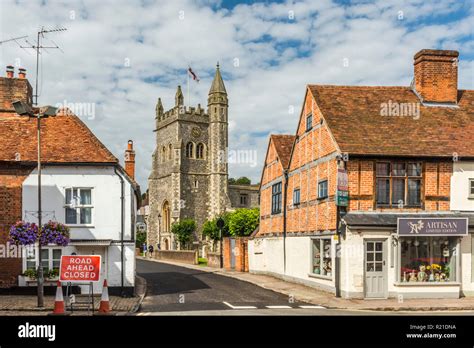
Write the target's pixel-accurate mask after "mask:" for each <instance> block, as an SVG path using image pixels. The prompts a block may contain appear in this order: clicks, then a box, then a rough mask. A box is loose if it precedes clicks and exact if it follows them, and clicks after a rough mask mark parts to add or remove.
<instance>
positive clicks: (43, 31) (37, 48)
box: [20, 26, 67, 106]
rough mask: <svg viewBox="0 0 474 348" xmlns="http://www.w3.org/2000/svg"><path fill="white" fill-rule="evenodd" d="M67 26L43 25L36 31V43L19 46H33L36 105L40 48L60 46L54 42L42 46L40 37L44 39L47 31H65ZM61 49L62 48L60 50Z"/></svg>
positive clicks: (36, 101)
mask: <svg viewBox="0 0 474 348" xmlns="http://www.w3.org/2000/svg"><path fill="white" fill-rule="evenodd" d="M66 30H67V28H64V27H57V28H54V29H45V27H43V26H42V27H41V29H40V30H39V31H38V32H37V35H38V39H37V41H36V44H30V43H29V42H28V41H26V42H27V43H28V44H29V45H30V46H20V47H21V48H33V49H34V50H35V51H36V82H35V94H34V95H33V97H34V105H36V106H37V105H38V69H39V55H40V54H41V50H42V49H46V48H56V49H59V50H61V48H60V47H59V46H58V45H57V44H56V43H55V42H54V41H52V42H53V44H54V45H55V46H43V45H42V44H41V39H44V38H45V37H44V34H48V33H56V32H60V31H66ZM61 51H62V50H61Z"/></svg>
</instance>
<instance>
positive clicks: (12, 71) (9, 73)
mask: <svg viewBox="0 0 474 348" xmlns="http://www.w3.org/2000/svg"><path fill="white" fill-rule="evenodd" d="M14 74H15V68H14V67H13V65H7V78H9V79H11V78H13V76H14Z"/></svg>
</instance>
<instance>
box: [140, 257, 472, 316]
mask: <svg viewBox="0 0 474 348" xmlns="http://www.w3.org/2000/svg"><path fill="white" fill-rule="evenodd" d="M137 260H147V261H149V263H152V262H154V263H158V264H161V265H169V266H177V267H180V268H185V269H189V270H194V271H199V272H201V274H206V273H207V274H213V275H219V276H224V277H228V278H233V279H236V280H239V281H242V282H246V283H249V284H253V285H256V286H258V287H259V288H261V289H266V290H270V291H273V292H275V293H278V294H280V295H284V297H280V298H278V299H277V300H276V299H272V300H275V302H282V301H286V305H288V299H291V300H292V301H293V303H290V304H289V305H290V306H291V307H292V308H293V307H298V305H295V303H304V304H307V305H312V306H320V307H322V308H325V309H340V310H350V311H354V310H355V311H377V312H378V313H379V314H380V312H381V311H383V312H391V311H398V312H414V311H430V312H431V313H433V312H436V311H452V312H460V311H463V312H466V311H469V312H472V313H471V314H473V315H474V297H462V298H459V299H402V300H399V299H398V298H390V299H370V300H368V299H344V298H336V297H335V296H334V294H332V293H329V292H326V291H322V290H319V289H316V288H312V287H309V286H306V285H302V284H298V283H292V282H288V281H285V280H282V279H279V278H276V277H272V276H268V275H262V274H253V273H248V272H235V271H230V270H223V269H216V268H212V267H207V266H198V265H188V264H182V263H177V262H170V261H163V260H160V261H157V260H152V259H147V258H143V257H137ZM147 263H148V262H147ZM140 265H141V264H140V261H137V270H138V272H140V271H139V268H140V267H141V266H140ZM141 275H142V276H145V275H144V274H141ZM161 276H162V277H163V276H164V274H162V275H161ZM175 280H176V279H175ZM147 281H148V282H149V283H150V281H149V280H148V279H147ZM170 281H171V282H173V280H172V279H171V280H170ZM149 285H150V284H149ZM234 287H235V286H234ZM236 290H237V291H238V292H239V293H240V292H241V290H240V289H234V290H233V291H236ZM254 291H255V290H254ZM267 296H268V295H267ZM270 297H271V296H270ZM216 300H217V301H219V300H220V298H219V297H218V298H217V299H216ZM244 302H245V303H248V301H244ZM250 302H252V301H250ZM232 305H234V304H233V303H232ZM240 305H245V304H242V303H240ZM275 305H276V306H279V305H280V303H275ZM316 308H317V307H316ZM207 309H208V310H213V308H207ZM216 309H217V308H216ZM242 309H245V308H242ZM275 309H277V308H275ZM300 309H304V308H300ZM160 311H162V312H166V311H167V310H166V307H160ZM162 314H163V313H162ZM360 314H362V313H360Z"/></svg>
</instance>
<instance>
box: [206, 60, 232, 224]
mask: <svg viewBox="0 0 474 348" xmlns="http://www.w3.org/2000/svg"><path fill="white" fill-rule="evenodd" d="M207 106H208V114H209V211H208V215H209V218H213V217H214V216H215V215H216V214H220V213H222V212H223V211H225V210H226V209H228V208H230V201H229V198H228V193H227V179H228V163H227V161H228V146H229V145H228V138H229V132H228V124H229V123H228V107H229V102H228V99H227V91H226V89H225V86H224V81H223V80H222V76H221V72H220V69H219V63H217V67H216V73H215V75H214V80H213V81H212V85H211V89H210V90H209V94H208V99H207Z"/></svg>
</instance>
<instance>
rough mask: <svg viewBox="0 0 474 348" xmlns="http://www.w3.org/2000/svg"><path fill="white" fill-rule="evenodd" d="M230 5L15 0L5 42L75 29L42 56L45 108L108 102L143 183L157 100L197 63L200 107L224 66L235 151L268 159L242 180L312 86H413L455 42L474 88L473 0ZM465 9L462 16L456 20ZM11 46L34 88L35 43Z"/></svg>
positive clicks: (115, 145)
mask: <svg viewBox="0 0 474 348" xmlns="http://www.w3.org/2000/svg"><path fill="white" fill-rule="evenodd" d="M43 3H44V5H42V4H43ZM221 3H222V2H220V1H212V2H210V1H204V0H202V1H194V2H193V1H190V0H189V1H187V0H180V1H165V0H163V1H142V2H138V1H125V0H123V1H111V0H108V1H92V0H84V1H79V0H78V1H54V0H49V1H44V2H41V1H35V2H33V1H13V0H10V1H8V0H3V1H2V2H1V3H0V10H1V33H2V34H1V35H2V36H1V38H0V40H2V39H7V38H9V37H13V36H19V35H30V37H29V39H28V40H29V41H30V42H32V43H33V42H34V40H35V37H34V35H33V34H34V33H35V32H36V30H37V29H38V28H39V27H40V26H41V25H48V26H49V27H54V26H55V25H61V26H66V27H67V28H68V31H67V32H65V33H61V34H51V35H48V36H47V38H48V39H52V40H54V42H56V43H58V44H60V45H61V47H62V49H63V51H64V53H61V52H60V51H58V50H49V52H48V53H46V54H44V55H42V67H43V72H42V79H41V86H42V88H41V91H42V93H41V97H40V103H41V104H45V103H49V104H55V103H57V102H62V101H63V100H67V101H69V102H89V103H97V108H96V110H97V115H96V118H95V119H91V120H89V119H84V121H85V122H86V123H87V125H88V126H89V127H90V128H91V129H92V130H93V131H94V133H95V134H96V135H97V136H98V137H99V139H101V141H102V142H104V143H105V144H106V145H107V146H108V147H109V148H110V149H111V150H112V151H113V152H114V154H115V155H116V156H117V157H119V158H122V157H123V151H124V149H125V146H126V143H127V140H128V139H133V140H134V141H135V147H136V150H137V169H138V173H137V174H138V180H139V182H140V184H141V185H142V188H143V189H146V186H147V180H146V179H147V177H148V174H149V171H150V169H151V153H152V152H153V149H154V140H155V134H154V133H153V132H152V130H153V129H154V116H155V114H154V113H155V111H154V110H155V104H156V100H157V98H158V97H161V98H162V100H163V103H164V106H165V108H170V107H171V106H172V105H173V103H174V94H175V91H176V86H177V85H178V84H181V85H182V86H183V91H184V92H185V90H186V88H185V84H186V75H185V72H184V69H185V68H186V67H187V65H188V64H190V65H191V66H192V67H193V69H194V70H195V71H196V72H197V73H198V75H199V76H200V78H201V82H200V83H199V84H195V83H193V84H192V88H191V91H190V94H191V95H190V97H191V101H192V104H194V105H195V104H197V103H198V102H200V103H201V104H202V105H203V106H205V104H206V102H207V92H208V88H209V86H210V82H211V79H212V76H213V72H214V67H215V63H216V61H218V60H219V61H220V63H221V67H222V71H223V73H224V77H225V79H226V86H227V90H228V92H229V99H230V119H231V124H230V147H231V148H232V149H244V150H248V149H251V150H257V151H258V156H259V157H258V160H259V165H258V166H257V167H249V166H242V165H231V175H232V176H242V175H247V176H250V177H252V178H253V179H254V181H258V180H260V171H261V164H262V162H263V157H264V155H265V150H266V146H267V143H268V134H269V133H270V132H279V133H281V132H286V133H294V131H295V128H296V123H297V119H298V115H299V112H300V107H301V102H302V99H303V95H304V91H305V85H306V84H309V83H326V84H372V85H375V84H381V85H391V84H394V85H399V84H403V85H408V84H409V83H410V81H411V78H412V70H413V67H412V61H413V55H414V54H415V53H416V52H417V51H418V50H419V49H421V48H445V49H448V48H451V49H452V48H454V49H457V50H459V51H460V54H461V59H464V60H462V61H461V63H460V68H459V69H460V79H459V84H460V87H461V88H468V89H473V55H474V43H473V40H472V23H473V22H474V14H473V12H472V10H471V9H467V8H466V4H463V3H462V2H459V1H454V0H449V1H448V0H446V1H426V0H403V1H399V0H388V1H377V2H375V3H369V2H361V1H354V2H353V3H352V4H350V5H341V4H339V3H335V2H333V1H330V0H324V1H317V2H315V1H311V0H307V1H286V2H284V3H255V4H250V5H249V4H240V5H238V6H236V7H234V8H233V9H230V10H229V9H225V8H222V7H221V6H220V4H221ZM463 6H464V8H465V9H466V10H465V11H464V12H465V15H464V16H463V17H462V18H459V16H456V17H453V18H451V17H450V15H452V14H455V13H456V11H459V10H460V9H463ZM182 11H183V12H182ZM400 11H402V14H403V15H402V19H399V18H398V17H399V15H400ZM292 15H294V18H293V17H292ZM183 16H184V17H183ZM72 17H74V18H73V19H72ZM440 18H441V19H440ZM438 19H439V20H438ZM469 36H470V38H469ZM466 38H468V39H467V41H466ZM45 43H51V42H50V41H48V40H47V41H45ZM287 44H291V45H290V46H288V45H287ZM0 53H1V56H0V66H5V65H7V64H11V63H15V59H17V58H19V59H20V61H21V62H20V64H21V65H22V66H24V67H26V68H27V69H28V76H29V77H30V79H31V80H30V81H31V82H32V83H34V79H32V77H33V76H34V66H35V65H34V54H33V52H32V51H31V50H30V51H29V52H26V51H25V50H23V49H20V48H18V47H17V46H16V45H15V44H14V43H8V44H4V45H2V46H0ZM236 59H238V62H239V66H238V67H236V66H234V63H235V62H236ZM345 59H347V61H348V63H349V65H348V66H344V65H343V63H344V60H345ZM128 63H129V64H128ZM185 94H186V92H185ZM291 106H294V108H295V112H294V113H293V114H291V113H289V109H290V107H291Z"/></svg>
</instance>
